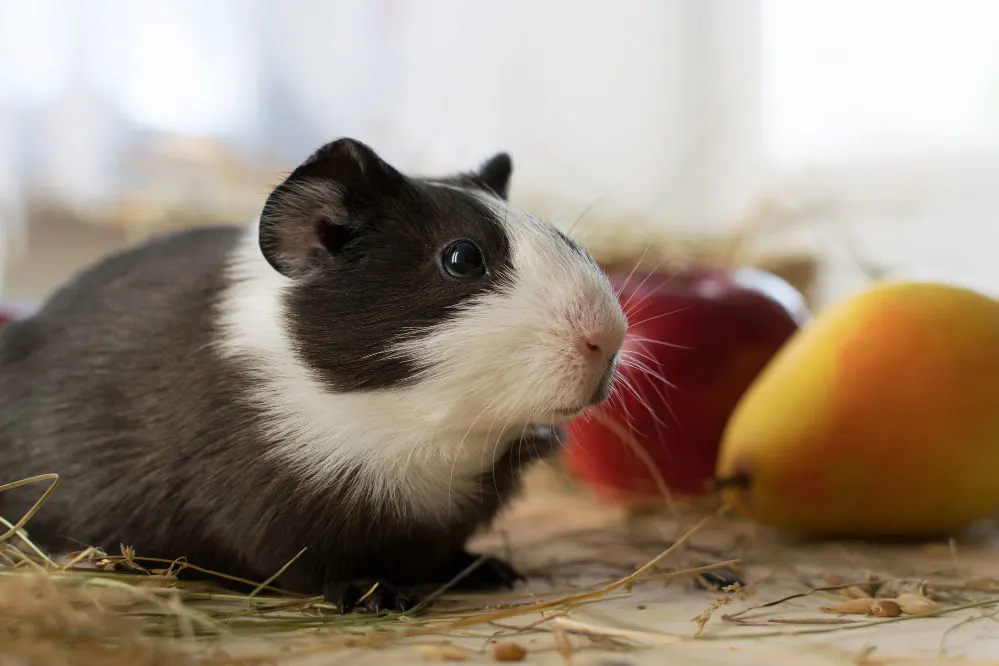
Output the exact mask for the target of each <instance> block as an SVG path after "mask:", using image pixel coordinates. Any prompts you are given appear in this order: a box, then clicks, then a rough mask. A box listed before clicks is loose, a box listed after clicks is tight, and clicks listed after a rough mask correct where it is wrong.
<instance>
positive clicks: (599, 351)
mask: <svg viewBox="0 0 999 666" xmlns="http://www.w3.org/2000/svg"><path fill="white" fill-rule="evenodd" d="M621 342H622V338H621V336H620V335H618V334H617V332H616V331H586V332H584V333H582V334H580V336H579V342H578V345H577V346H578V348H579V351H580V353H581V354H582V355H583V357H584V358H585V359H586V360H587V361H588V362H589V363H592V364H593V365H595V366H603V365H605V364H606V363H608V362H609V361H610V360H611V359H612V358H614V354H616V353H617V352H618V349H620V348H621Z"/></svg>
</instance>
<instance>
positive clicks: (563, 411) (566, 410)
mask: <svg viewBox="0 0 999 666" xmlns="http://www.w3.org/2000/svg"><path fill="white" fill-rule="evenodd" d="M584 409H585V408H584V407H560V408H559V409H553V410H552V414H555V415H556V416H576V415H577V414H582V413H583V410H584Z"/></svg>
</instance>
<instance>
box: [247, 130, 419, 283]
mask: <svg viewBox="0 0 999 666" xmlns="http://www.w3.org/2000/svg"><path fill="white" fill-rule="evenodd" d="M407 187H409V182H408V181H407V179H406V177H405V176H403V175H402V174H401V173H399V172H398V171H396V169H394V168H393V167H392V166H390V165H389V164H388V163H386V162H385V161H384V160H382V158H380V157H379V156H378V155H377V154H376V153H375V151H373V150H372V149H371V148H369V147H368V146H367V145H365V144H363V143H361V142H360V141H356V140H354V139H338V140H336V141H333V142H330V143H328V144H326V145H325V146H323V147H322V148H320V149H319V150H317V151H316V152H315V153H313V154H312V156H310V157H309V159H307V160H306V161H305V162H303V163H302V164H301V165H300V166H299V167H298V168H297V169H295V170H294V171H293V172H292V173H291V175H290V176H288V177H287V178H286V179H285V180H284V182H282V183H281V184H280V185H278V186H277V187H276V188H275V189H274V191H273V192H271V194H270V196H269V197H268V198H267V202H266V203H265V204H264V209H263V211H262V212H261V214H260V232H259V238H260V249H261V251H262V252H263V255H264V257H265V258H266V259H267V261H268V262H269V263H270V265H271V266H273V267H274V269H275V270H277V271H278V272H279V273H281V274H283V275H286V276H288V277H295V276H297V275H301V274H302V273H303V272H305V271H307V270H308V269H309V268H310V267H311V266H313V265H314V264H315V263H316V262H317V261H319V260H322V258H323V257H324V255H325V256H329V255H333V256H336V255H337V254H338V253H340V252H341V251H342V250H343V249H344V247H345V246H346V245H347V244H348V243H350V241H351V240H353V239H354V238H355V237H356V235H357V217H358V216H357V213H358V212H359V210H360V209H363V208H364V207H365V206H369V205H371V204H372V202H374V201H377V200H380V199H383V198H384V197H396V196H399V195H400V194H401V193H402V192H403V191H404V190H405V189H406V188H407Z"/></svg>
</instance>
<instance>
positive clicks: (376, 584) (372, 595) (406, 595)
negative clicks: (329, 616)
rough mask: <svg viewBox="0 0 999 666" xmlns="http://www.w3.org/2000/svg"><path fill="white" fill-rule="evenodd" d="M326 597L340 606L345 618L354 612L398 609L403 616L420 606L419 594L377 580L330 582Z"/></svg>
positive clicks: (326, 589) (338, 607)
mask: <svg viewBox="0 0 999 666" xmlns="http://www.w3.org/2000/svg"><path fill="white" fill-rule="evenodd" d="M323 597H324V598H325V600H326V601H327V602H328V603H331V604H333V605H334V606H336V607H337V610H339V611H340V614H341V615H346V614H347V613H350V612H352V611H361V612H364V613H381V612H382V611H393V610H394V611H398V612H400V613H403V612H405V611H408V610H410V609H411V608H413V607H414V606H415V605H416V603H417V599H416V595H414V594H413V593H412V592H411V591H409V590H405V589H401V588H397V587H395V586H394V585H392V584H391V583H388V582H386V581H384V580H374V579H359V580H351V581H335V582H331V583H327V584H326V586H325V589H324V590H323Z"/></svg>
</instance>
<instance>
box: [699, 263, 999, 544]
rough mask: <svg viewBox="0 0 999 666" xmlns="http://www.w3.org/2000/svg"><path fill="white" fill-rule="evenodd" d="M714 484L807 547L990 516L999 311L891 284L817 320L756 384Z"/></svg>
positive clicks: (731, 426) (996, 500)
mask: <svg viewBox="0 0 999 666" xmlns="http://www.w3.org/2000/svg"><path fill="white" fill-rule="evenodd" d="M717 476H718V479H719V487H720V488H721V492H722V495H723V497H724V498H725V499H726V500H727V502H728V503H729V504H731V505H732V506H733V507H734V508H735V509H736V510H737V511H739V512H741V513H742V514H744V515H745V516H747V517H749V518H751V519H753V520H755V521H757V522H760V523H763V524H767V525H771V526H774V527H778V528H784V529H789V530H795V531H802V532H807V533H812V534H820V533H821V534H839V535H843V534H852V535H856V536H865V535H866V536H874V535H881V536H901V535H909V536H916V535H925V534H939V533H945V532H949V531H952V530H953V529H955V528H958V527H960V526H962V525H965V524H967V523H969V522H971V521H974V520H977V519H980V518H984V517H986V516H989V515H990V514H992V513H993V512H996V511H999V301H996V300H994V299H992V298H989V297H987V296H985V295H982V294H980V293H977V292H975V291H971V290H969V289H964V288H961V287H957V286H951V285H947V284H939V283H931V282H889V283H882V284H879V285H876V286H874V287H872V288H869V289H867V290H864V291H862V292H860V293H858V294H855V295H854V296H851V297H849V298H846V299H844V300H842V301H840V302H838V303H835V304H834V305H832V306H830V307H829V308H827V309H825V310H823V311H820V312H819V313H818V315H816V317H815V318H814V319H813V320H812V321H811V322H809V323H808V324H807V325H806V326H805V327H803V328H802V329H801V330H800V331H799V332H798V333H797V334H796V335H795V336H794V337H793V338H792V339H791V340H790V341H788V343H787V344H786V345H785V347H784V348H783V349H782V350H781V351H780V352H779V353H778V354H777V355H776V356H775V357H774V358H773V359H772V360H771V362H770V363H769V364H768V365H767V367H766V368H765V369H764V370H763V371H762V373H760V375H758V376H757V378H756V380H755V381H754V383H753V384H752V385H751V386H750V388H749V389H748V390H747V392H746V393H745V394H744V395H743V397H742V399H741V400H740V402H739V404H738V406H737V407H736V409H735V411H734V412H733V414H732V416H731V418H730V420H729V423H728V426H727V428H726V431H725V434H724V437H723V441H722V447H721V451H720V454H719V460H718V469H717Z"/></svg>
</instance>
